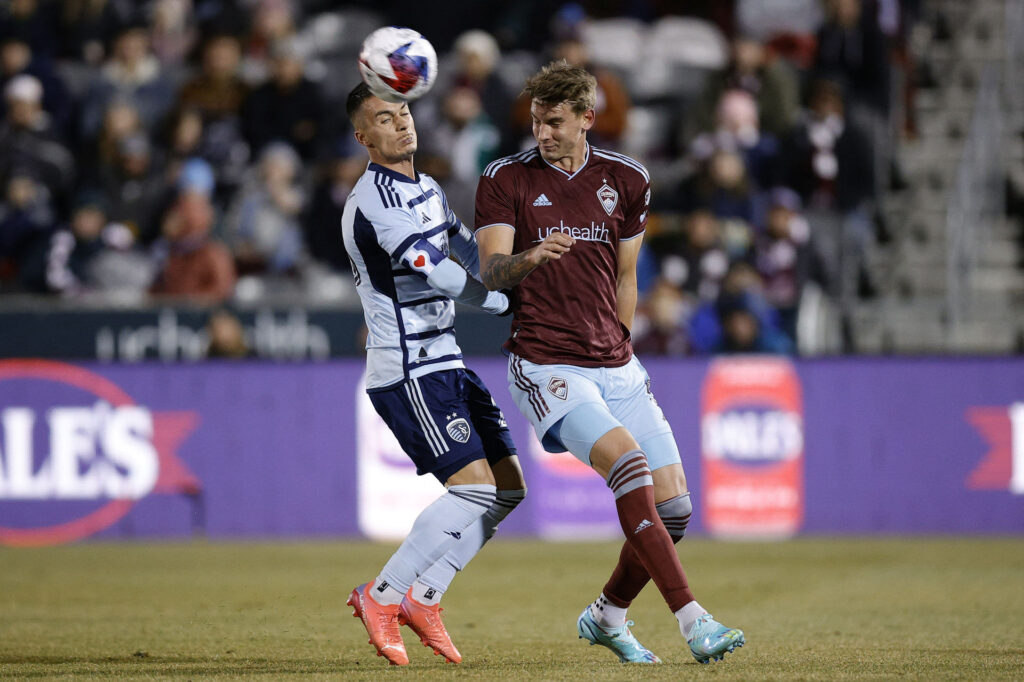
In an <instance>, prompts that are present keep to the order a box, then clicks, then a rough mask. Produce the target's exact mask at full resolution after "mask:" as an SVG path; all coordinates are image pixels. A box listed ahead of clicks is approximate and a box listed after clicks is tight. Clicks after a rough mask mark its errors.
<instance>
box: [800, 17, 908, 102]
mask: <svg viewBox="0 0 1024 682" xmlns="http://www.w3.org/2000/svg"><path fill="white" fill-rule="evenodd" d="M868 7H871V8H874V5H873V4H871V3H868V4H867V5H866V4H865V3H864V2H863V0H828V2H827V3H826V8H827V19H826V21H825V23H824V24H823V25H822V27H821V29H820V30H819V31H818V53H817V56H816V58H815V71H816V73H817V75H818V76H819V77H822V78H829V79H832V80H836V81H838V82H839V83H840V84H841V85H842V86H843V87H844V88H845V90H846V96H847V99H848V104H849V105H850V106H851V107H853V108H859V107H861V106H864V107H867V108H869V109H871V110H873V111H874V112H876V113H880V114H887V113H888V111H889V71H890V67H889V52H888V45H887V41H886V38H885V35H884V34H883V33H882V30H881V28H880V27H879V25H878V19H877V17H876V16H873V14H872V12H870V11H867V9H868Z"/></svg>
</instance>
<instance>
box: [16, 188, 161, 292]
mask: <svg viewBox="0 0 1024 682" xmlns="http://www.w3.org/2000/svg"><path fill="white" fill-rule="evenodd" d="M133 244H134V237H133V236H132V234H131V232H130V231H129V230H128V228H126V227H124V226H123V225H118V224H116V223H110V222H109V220H108V214H107V210H106V202H105V201H104V199H103V197H102V195H100V194H99V193H98V192H88V191H86V192H81V193H79V195H78V196H77V197H76V199H75V204H74V208H73V209H72V212H71V221H70V224H69V225H68V226H67V227H65V228H64V229H62V230H59V231H58V232H56V233H55V234H54V235H53V238H52V239H51V240H50V243H49V248H48V249H47V250H46V254H45V262H43V263H40V264H39V265H41V266H42V267H41V268H40V272H38V274H37V279H36V286H37V287H38V288H39V290H45V291H50V292H56V293H60V294H61V295H63V296H76V295H81V294H86V293H90V292H93V291H101V290H108V291H115V287H116V291H117V293H118V294H119V295H120V296H124V295H125V294H126V293H129V292H130V293H133V294H135V295H138V294H141V292H143V291H145V289H146V287H147V286H148V285H149V280H150V279H151V278H152V274H153V273H152V266H151V264H150V263H149V261H148V259H147V258H145V257H143V256H142V255H141V254H139V253H137V252H132V251H131V247H132V245H133ZM125 272H130V273H131V275H130V276H127V277H126V276H124V274H123V273H125Z"/></svg>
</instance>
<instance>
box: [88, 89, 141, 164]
mask: <svg viewBox="0 0 1024 682" xmlns="http://www.w3.org/2000/svg"><path fill="white" fill-rule="evenodd" d="M141 134H143V127H142V119H140V118H139V110H138V109H136V108H135V105H134V104H132V103H131V102H129V101H128V100H126V99H115V100H113V101H111V102H110V105H109V106H108V107H107V110H106V112H104V114H103V124H102V125H101V126H100V132H99V135H97V136H96V140H95V143H94V145H92V148H91V149H89V153H91V154H92V158H94V159H95V160H96V165H97V166H98V170H99V171H100V172H103V171H104V170H108V169H110V168H113V167H114V166H115V165H116V164H117V155H118V153H119V151H118V149H119V148H120V145H121V142H122V141H123V140H124V139H125V138H128V137H131V136H132V135H141Z"/></svg>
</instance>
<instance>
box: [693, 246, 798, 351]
mask: <svg viewBox="0 0 1024 682" xmlns="http://www.w3.org/2000/svg"><path fill="white" fill-rule="evenodd" d="M689 337H690V343H691V347H692V348H693V349H694V351H696V352H697V353H791V352H793V350H794V346H793V344H792V342H791V341H790V340H789V339H788V338H787V337H786V335H785V334H784V333H782V331H781V330H780V329H779V327H778V324H777V317H776V313H775V311H774V310H772V308H771V306H769V305H768V303H767V301H765V299H764V296H763V293H762V285H761V279H760V277H759V275H758V274H757V271H755V270H754V269H753V268H752V267H751V266H750V265H749V264H747V263H743V262H737V263H733V264H732V265H731V266H730V267H729V271H728V273H727V274H726V276H725V278H724V279H723V280H722V288H721V292H720V293H719V295H718V297H717V298H716V299H715V300H714V301H706V302H705V303H703V304H701V306H700V307H699V308H698V309H697V310H696V312H694V314H693V316H692V317H691V318H690V320H689Z"/></svg>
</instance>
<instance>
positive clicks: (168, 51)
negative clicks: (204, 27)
mask: <svg viewBox="0 0 1024 682" xmlns="http://www.w3.org/2000/svg"><path fill="white" fill-rule="evenodd" d="M150 14H151V20H150V43H151V44H152V46H153V54H154V56H156V58H157V59H158V60H160V64H162V65H163V67H164V69H166V70H167V71H168V72H169V73H174V72H176V71H177V70H179V69H181V68H182V67H183V66H184V61H185V58H186V57H187V56H188V54H189V52H191V51H192V47H193V46H194V45H195V43H196V40H197V38H198V36H197V31H196V27H195V24H194V22H193V17H192V0H155V2H153V4H152V5H151V6H150Z"/></svg>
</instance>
